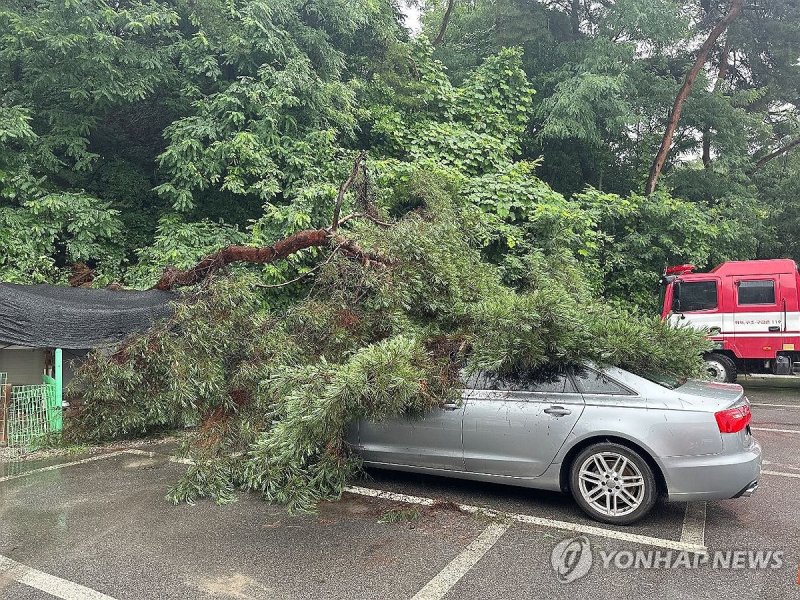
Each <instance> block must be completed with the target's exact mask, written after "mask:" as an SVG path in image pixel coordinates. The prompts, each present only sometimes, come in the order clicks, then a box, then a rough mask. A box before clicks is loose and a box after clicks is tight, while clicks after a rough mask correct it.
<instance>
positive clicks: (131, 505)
mask: <svg viewBox="0 0 800 600" xmlns="http://www.w3.org/2000/svg"><path fill="white" fill-rule="evenodd" d="M747 390H748V391H747V393H748V397H749V398H750V399H751V402H752V403H753V415H754V421H753V428H754V435H755V436H756V438H757V439H758V440H759V441H760V442H761V444H762V446H763V448H764V457H765V464H764V469H765V471H770V472H773V473H775V474H772V475H769V474H765V475H764V476H763V477H762V483H761V487H760V488H759V490H758V491H757V493H756V494H755V495H754V496H752V497H751V498H743V499H738V500H726V501H720V502H709V503H707V505H703V506H702V509H703V511H702V512H701V513H700V514H701V515H702V518H701V519H696V518H694V517H692V518H690V517H689V513H688V512H687V506H686V505H685V504H677V503H676V504H672V503H665V502H661V503H659V504H658V505H657V506H656V509H655V510H654V512H653V513H652V515H651V516H649V517H647V518H646V519H644V520H643V521H642V522H640V523H638V524H636V525H633V526H629V527H613V526H607V525H600V524H598V523H596V522H593V521H590V520H588V519H587V518H585V517H584V516H583V514H582V513H581V512H580V511H579V510H578V509H577V507H576V506H575V505H574V503H573V502H572V500H571V499H570V498H569V497H566V496H562V495H560V494H555V493H549V492H539V491H535V490H526V489H520V488H512V487H508V486H501V485H493V484H484V483H476V482H466V481H457V480H448V479H443V478H437V477H428V476H422V475H414V474H404V473H397V472H387V471H370V472H369V473H368V474H367V477H366V478H365V479H364V480H362V481H359V482H357V485H358V486H360V487H362V488H368V490H383V491H388V492H392V493H394V494H403V495H405V496H390V497H388V498H375V497H369V496H364V495H359V494H353V493H348V494H345V496H344V498H343V499H342V500H341V501H339V502H333V503H324V504H322V505H321V506H320V510H319V513H318V514H315V515H303V516H296V517H290V516H288V515H287V514H286V512H285V511H284V510H283V509H281V508H279V507H274V506H270V505H268V504H266V503H264V502H262V501H261V500H260V499H259V498H258V497H257V496H256V495H253V494H243V495H241V496H240V498H239V501H238V502H236V503H234V504H230V505H227V506H216V505H214V504H211V503H208V502H201V503H198V504H197V505H195V506H188V505H182V506H172V505H170V504H169V503H167V502H166V501H165V500H164V495H165V494H166V492H167V490H168V489H169V487H170V486H171V485H172V484H173V483H174V482H175V481H176V479H177V478H178V477H179V476H180V474H181V472H182V470H183V469H185V468H186V467H185V466H184V465H181V464H176V463H175V462H171V461H170V460H169V455H171V454H172V453H174V451H175V444H174V442H172V443H167V444H146V445H141V448H142V449H144V450H145V451H148V452H155V454H154V455H153V456H152V457H151V456H147V455H144V454H142V453H138V454H137V453H135V452H133V453H132V452H131V451H130V450H131V448H116V449H112V450H110V451H106V452H105V454H102V455H100V454H98V453H97V452H93V453H92V454H90V455H73V456H68V457H61V458H59V457H47V458H44V459H42V460H40V461H22V462H19V461H14V462H9V461H6V462H5V463H0V598H2V599H4V600H5V599H8V600H21V599H33V598H35V599H40V598H53V597H60V598H66V599H67V600H73V599H76V600H77V599H81V600H83V599H96V600H107V599H108V598H111V599H118V600H123V599H139V598H142V599H150V598H152V599H171V598H175V599H184V598H201V599H204V598H254V599H255V598H258V599H262V598H264V599H266V598H269V599H278V598H347V599H350V598H370V599H372V598H385V599H387V600H388V599H394V598H398V599H400V598H412V597H415V594H419V595H418V596H416V597H417V598H420V600H421V599H423V598H427V599H431V598H447V599H456V598H520V599H523V598H525V599H528V598H574V597H576V596H578V597H582V596H590V597H594V598H602V597H619V596H621V595H622V594H623V589H624V594H625V595H626V596H627V595H631V596H634V597H635V596H641V597H654V598H657V597H675V598H709V599H711V598H715V599H716V598H723V597H729V598H740V597H742V598H743V597H748V598H775V599H778V598H780V599H781V600H784V599H787V598H800V585H798V582H797V579H798V566H799V564H800V517H799V516H798V515H800V495H798V491H800V388H795V389H772V388H769V387H765V386H763V385H761V384H760V383H756V382H754V383H753V384H752V385H750V384H747ZM795 432H796V433H795ZM135 450H136V449H135V448H134V451H135ZM86 459H91V460H86ZM59 465H68V466H60V467H59ZM363 493H364V492H363V490H362V494H363ZM408 496H412V498H408ZM414 497H416V498H418V499H419V498H422V499H435V500H438V501H439V502H438V503H437V504H434V505H433V506H424V505H419V504H414V503H413V502H414V501H415V499H414ZM417 501H419V500H417ZM458 504H463V505H469V506H473V507H484V508H487V509H491V510H493V511H501V514H499V515H494V518H493V520H492V519H490V518H489V517H487V516H486V515H483V514H468V513H466V512H463V511H460V510H458V508H457V507H456V505H458ZM404 516H405V517H410V518H413V520H410V521H409V520H404V518H403V517H404ZM498 527H499V530H498V529H497V528H498ZM493 528H494V529H493ZM565 528H572V530H571V531H568V530H565ZM580 536H586V542H587V544H589V545H590V546H591V548H592V553H593V554H592V556H593V557H594V562H593V564H592V566H591V570H590V571H589V572H588V574H586V575H585V576H583V577H581V578H579V579H577V580H576V581H573V582H571V583H568V584H564V583H561V582H560V581H559V579H558V578H557V576H556V573H555V572H554V570H553V568H552V567H551V553H552V551H553V549H554V547H555V546H556V544H557V543H558V542H560V541H561V540H564V539H566V538H573V537H580ZM698 536H699V538H698ZM698 539H699V541H700V544H699V545H698V543H697V542H698ZM682 544H683V545H685V546H686V547H688V548H699V547H702V546H706V547H707V549H708V551H709V552H711V553H713V552H714V551H716V550H722V551H736V550H760V551H779V552H782V553H783V554H782V555H781V560H780V561H779V562H780V565H779V566H778V567H777V568H765V569H748V568H741V569H722V568H717V569H714V568H711V567H708V568H699V569H693V568H688V569H687V568H684V567H683V566H680V565H679V566H678V568H670V569H664V568H659V569H644V568H638V569H637V568H624V567H625V565H624V564H621V565H615V564H614V563H613V561H612V562H611V563H610V564H609V566H608V568H606V567H605V566H604V562H603V557H602V555H601V552H606V553H608V552H612V551H621V554H619V555H617V556H623V557H624V556H625V553H628V554H631V553H636V552H637V551H641V552H643V553H644V552H662V553H666V552H669V551H671V552H673V554H674V555H675V556H676V557H677V554H678V550H677V549H675V548H683V547H684V546H682ZM695 555H696V554H695V551H692V552H691V556H695ZM605 556H611V555H608V554H606V555H605ZM3 561H5V562H3Z"/></svg>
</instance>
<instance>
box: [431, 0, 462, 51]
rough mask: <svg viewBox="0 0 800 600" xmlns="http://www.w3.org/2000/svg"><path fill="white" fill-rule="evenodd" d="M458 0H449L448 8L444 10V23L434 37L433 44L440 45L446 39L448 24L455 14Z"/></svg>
mask: <svg viewBox="0 0 800 600" xmlns="http://www.w3.org/2000/svg"><path fill="white" fill-rule="evenodd" d="M455 4H456V0H447V8H445V10H444V17H442V24H441V25H440V26H439V33H437V34H436V37H435V38H433V41H432V42H431V45H432V46H438V45H439V44H441V43H442V42H443V41H444V34H445V33H446V32H447V26H448V25H449V24H450V17H451V16H452V15H453V7H454V6H455Z"/></svg>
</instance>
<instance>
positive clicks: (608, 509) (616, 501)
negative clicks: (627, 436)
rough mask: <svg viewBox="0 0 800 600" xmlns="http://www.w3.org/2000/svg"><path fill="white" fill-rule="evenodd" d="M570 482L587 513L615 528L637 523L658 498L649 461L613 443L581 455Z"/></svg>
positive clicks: (585, 450)
mask: <svg viewBox="0 0 800 600" xmlns="http://www.w3.org/2000/svg"><path fill="white" fill-rule="evenodd" d="M569 483H570V486H569V488H570V491H571V492H572V496H573V497H574V498H575V502H577V503H578V506H580V507H581V510H583V512H585V513H586V514H587V515H589V516H590V517H591V518H592V519H594V520H596V521H601V522H603V523H610V524H612V525H630V524H631V523H635V522H636V521H638V520H639V519H641V518H642V517H644V516H645V515H646V514H647V513H649V512H650V510H651V509H652V508H653V505H654V504H655V503H656V500H657V499H658V484H657V482H656V478H655V475H654V474H653V469H652V468H651V467H650V465H649V464H648V462H647V461H646V460H645V459H644V458H643V457H642V456H641V455H640V454H639V453H638V452H635V451H634V450H631V449H630V448H628V447H627V446H623V445H622V444H616V443H613V442H603V443H599V444H593V445H591V446H589V447H588V448H585V449H584V450H583V451H582V452H581V453H580V454H578V456H576V457H575V460H573V461H572V465H571V466H570V475H569ZM623 490H624V491H623Z"/></svg>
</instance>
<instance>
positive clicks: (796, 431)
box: [750, 427, 800, 434]
mask: <svg viewBox="0 0 800 600" xmlns="http://www.w3.org/2000/svg"><path fill="white" fill-rule="evenodd" d="M750 429H752V430H753V431H774V432H775V433H797V434H800V429H770V428H769V427H751V428H750Z"/></svg>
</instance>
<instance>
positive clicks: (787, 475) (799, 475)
mask: <svg viewBox="0 0 800 600" xmlns="http://www.w3.org/2000/svg"><path fill="white" fill-rule="evenodd" d="M761 474H762V475H779V476H780V477H794V478H795V479H800V473H781V472H780V471H761Z"/></svg>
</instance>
